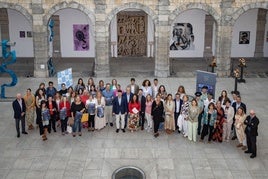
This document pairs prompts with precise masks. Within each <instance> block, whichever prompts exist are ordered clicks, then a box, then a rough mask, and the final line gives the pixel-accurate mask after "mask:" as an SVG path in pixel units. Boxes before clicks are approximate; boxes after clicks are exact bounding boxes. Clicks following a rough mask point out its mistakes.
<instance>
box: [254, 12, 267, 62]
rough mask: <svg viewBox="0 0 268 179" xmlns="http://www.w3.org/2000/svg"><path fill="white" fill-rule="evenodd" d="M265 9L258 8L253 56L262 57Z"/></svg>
mask: <svg viewBox="0 0 268 179" xmlns="http://www.w3.org/2000/svg"><path fill="white" fill-rule="evenodd" d="M266 13H267V10H266V9H258V16H257V31H256V44H255V52H254V57H263V45H264V38H265V24H266Z"/></svg>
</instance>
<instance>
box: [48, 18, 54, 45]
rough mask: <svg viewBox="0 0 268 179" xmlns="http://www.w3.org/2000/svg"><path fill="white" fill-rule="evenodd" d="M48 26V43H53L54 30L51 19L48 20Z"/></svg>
mask: <svg viewBox="0 0 268 179" xmlns="http://www.w3.org/2000/svg"><path fill="white" fill-rule="evenodd" d="M48 26H49V28H50V36H49V41H50V42H52V41H53V38H54V30H53V27H54V20H53V19H50V20H49V23H48Z"/></svg>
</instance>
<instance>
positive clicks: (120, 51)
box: [109, 8, 155, 76]
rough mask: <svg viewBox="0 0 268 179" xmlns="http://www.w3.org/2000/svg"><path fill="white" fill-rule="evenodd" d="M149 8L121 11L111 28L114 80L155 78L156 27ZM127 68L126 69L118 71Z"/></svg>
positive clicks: (116, 13)
mask: <svg viewBox="0 0 268 179" xmlns="http://www.w3.org/2000/svg"><path fill="white" fill-rule="evenodd" d="M148 13H149V12H147V11H146V8H145V9H144V8H140V9H138V8H125V9H118V10H117V12H115V15H114V16H113V18H112V19H111V22H110V26H109V34H110V35H109V43H110V55H109V56H110V73H111V76H148V75H150V76H152V75H153V74H154V48H155V45H154V41H155V40H154V38H155V37H154V34H155V27H154V21H153V18H152V16H151V14H148ZM118 65H124V68H120V69H119V68H118Z"/></svg>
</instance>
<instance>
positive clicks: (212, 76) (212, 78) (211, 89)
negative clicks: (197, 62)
mask: <svg viewBox="0 0 268 179" xmlns="http://www.w3.org/2000/svg"><path fill="white" fill-rule="evenodd" d="M216 77H217V74H216V73H211V72H207V71H201V70H197V71H196V91H199V92H201V88H202V87H203V86H207V87H208V93H211V94H213V96H214V98H215V89H216Z"/></svg>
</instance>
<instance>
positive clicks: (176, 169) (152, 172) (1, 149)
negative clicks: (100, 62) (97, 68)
mask: <svg viewBox="0 0 268 179" xmlns="http://www.w3.org/2000/svg"><path fill="white" fill-rule="evenodd" d="M117 79H118V82H119V83H120V84H121V86H122V87H125V86H126V85H127V84H128V83H129V79H130V78H117ZM149 79H150V80H152V79H153V77H150V78H149ZM8 80H9V78H0V81H1V83H2V82H4V81H8ZM49 80H53V81H54V82H56V79H55V78H54V79H40V78H39V79H37V78H19V82H18V85H17V86H16V87H15V88H7V90H6V96H7V97H12V96H14V95H15V94H16V93H18V92H21V93H24V92H25V90H26V88H28V87H31V88H32V89H36V88H37V87H38V85H39V83H40V82H45V83H46V84H47V82H48V81H49ZM76 80H77V79H75V82H74V83H76V82H77V81H76ZM94 80H95V81H96V82H97V81H98V80H99V79H98V78H94ZM142 80H143V79H141V78H137V79H136V82H137V83H138V84H141V82H142ZM246 80H247V82H246V83H245V84H239V85H238V90H239V91H240V92H241V95H242V100H243V101H244V102H245V103H246V104H247V108H248V109H252V108H253V109H255V110H256V112H257V116H258V117H259V119H260V125H259V137H258V156H257V158H255V159H250V158H249V155H247V154H244V152H243V151H242V150H241V149H237V148H236V144H237V140H236V141H231V142H230V143H226V142H225V143H222V144H219V143H212V144H208V143H199V142H197V143H193V142H190V141H188V139H185V138H183V137H182V135H179V134H178V133H174V134H172V135H166V134H164V133H163V132H162V133H161V134H160V137H159V138H154V137H153V135H152V133H148V132H146V131H138V132H134V133H130V132H126V133H121V132H119V133H118V134H117V133H116V132H115V128H114V127H106V128H105V129H103V130H101V131H96V132H90V133H89V132H87V131H86V130H83V131H82V132H83V136H82V137H76V138H73V137H72V136H71V135H68V136H62V135H61V133H60V129H58V131H57V133H51V134H50V135H48V140H47V141H45V142H43V141H41V138H40V136H39V135H38V130H37V129H35V130H34V131H29V135H22V136H21V137H20V138H17V137H16V131H15V123H14V120H13V112H12V109H11V102H10V100H1V102H0V178H9V179H10V178H14V179H18V178H20V179H24V178H27V179H30V178H38V179H40V178H47V179H52V178H55V179H59V178H64V179H65V178H70V179H73V178H90V179H93V178H103V179H108V178H111V175H112V173H113V171H114V170H116V169H117V168H119V167H121V166H125V165H134V166H136V167H139V168H141V169H142V170H144V172H145V174H146V178H148V179H156V178H159V179H167V178H170V179H173V178H174V179H175V178H182V179H184V178H204V179H208V178H225V179H228V178H235V179H236V178H268V121H267V120H266V119H268V114H267V111H268V105H267V104H268V102H267V99H268V95H267V87H268V80H267V78H249V79H246ZM84 81H87V79H86V78H85V79H84ZM104 81H105V82H110V81H111V78H105V79H104ZM195 82H196V80H195V78H160V79H159V83H160V84H164V85H165V86H166V88H167V91H168V92H170V93H172V94H174V93H175V91H176V89H177V87H178V86H179V85H184V86H185V88H186V92H187V93H188V94H191V95H192V94H193V93H194V92H195ZM233 87H234V80H233V79H232V78H218V79H217V87H216V88H217V89H216V94H217V96H218V95H219V94H220V91H221V90H222V89H226V90H227V91H229V92H230V91H232V90H233Z"/></svg>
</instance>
